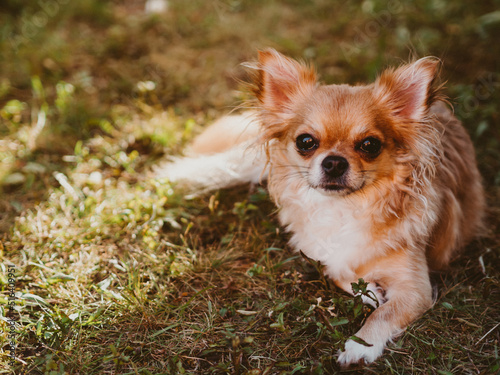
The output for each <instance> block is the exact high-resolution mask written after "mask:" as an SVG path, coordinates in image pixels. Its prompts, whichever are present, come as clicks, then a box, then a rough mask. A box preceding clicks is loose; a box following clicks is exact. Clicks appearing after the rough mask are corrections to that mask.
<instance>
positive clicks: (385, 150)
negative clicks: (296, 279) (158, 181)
mask: <svg viewBox="0 0 500 375" xmlns="http://www.w3.org/2000/svg"><path fill="white" fill-rule="evenodd" d="M254 68H256V69H257V71H258V74H257V80H256V82H255V86H254V93H255V95H256V98H257V105H256V111H257V112H256V114H254V115H252V116H254V117H255V118H257V119H258V123H259V125H260V130H259V133H258V134H256V133H255V132H253V131H252V132H249V133H248V134H249V137H243V138H242V140H243V139H244V140H245V141H247V140H248V139H249V138H250V137H251V136H255V142H256V144H257V145H262V146H264V147H265V148H266V150H267V156H268V161H267V162H268V170H269V177H268V188H269V191H270V194H271V196H272V198H273V199H274V201H275V202H276V204H277V205H278V207H279V218H280V222H281V223H282V225H283V226H285V228H286V229H287V230H288V231H289V232H290V233H291V234H292V236H291V239H290V244H291V245H292V246H293V247H294V248H295V249H296V250H301V251H303V252H304V253H305V254H306V255H307V256H309V257H311V258H313V259H315V260H318V261H321V262H322V263H323V264H324V265H325V270H326V271H325V272H326V274H327V275H328V276H330V277H331V278H332V279H333V280H334V281H335V283H336V284H337V285H338V286H339V287H341V288H343V289H344V290H346V291H348V292H350V293H352V289H351V286H350V285H351V283H352V282H356V281H357V280H358V278H363V279H365V281H368V282H369V283H370V284H369V287H370V288H372V289H371V290H373V291H374V293H375V294H377V295H378V297H379V298H380V302H381V303H382V304H381V306H380V307H378V308H377V309H376V310H375V311H374V312H373V314H372V315H371V316H370V317H369V318H368V319H367V321H366V323H365V325H364V326H363V327H362V328H361V330H360V331H359V332H358V333H356V336H358V337H359V338H361V339H363V340H365V341H366V342H367V343H369V344H371V345H372V346H371V347H365V346H362V345H360V344H358V343H356V342H354V341H352V340H349V341H348V342H347V343H346V348H345V351H344V352H342V353H341V354H340V356H339V362H340V363H341V365H343V366H347V365H349V364H352V363H357V362H362V361H364V362H371V361H373V360H375V359H376V358H377V357H378V356H380V355H381V354H382V352H383V349H384V347H385V345H386V343H387V342H388V341H390V340H392V339H393V338H394V337H395V336H396V335H397V334H399V333H400V332H402V330H404V329H405V328H406V327H407V325H408V324H410V323H411V322H413V321H414V320H415V319H418V318H419V317H420V316H421V315H422V314H423V313H424V312H425V311H426V310H428V309H429V308H430V307H431V306H432V288H431V284H430V280H429V269H441V268H443V267H445V266H447V265H448V264H449V262H450V260H451V259H452V258H453V257H454V255H455V254H456V253H457V251H458V250H459V249H460V248H462V247H463V246H464V245H465V244H466V243H467V242H469V241H470V240H471V239H472V238H473V237H474V236H475V235H476V234H477V233H478V231H479V230H480V229H481V227H482V219H483V212H484V205H485V202H484V193H483V189H482V185H481V177H480V175H479V172H478V170H477V167H476V162H475V157H474V150H473V147H472V143H471V141H470V139H469V137H468V135H467V133H466V131H465V130H464V128H463V127H462V126H461V125H460V122H459V121H458V120H457V119H456V118H455V117H454V116H453V114H452V113H451V111H450V109H449V108H447V107H446V105H445V104H444V103H443V102H442V101H441V97H440V91H439V87H436V84H435V81H436V80H437V75H438V69H439V62H438V61H437V60H436V59H432V58H424V59H421V60H418V61H416V62H414V63H411V64H408V65H404V66H402V67H399V68H397V69H389V70H387V71H385V72H383V73H382V74H381V76H380V77H379V78H378V79H377V80H376V82H375V83H373V84H371V85H366V86H349V85H330V86H322V85H319V84H318V83H317V81H316V74H315V72H314V70H313V69H312V68H311V67H309V66H306V65H304V64H300V63H298V62H296V61H294V60H291V59H289V58H287V57H285V56H282V55H281V54H279V53H278V52H276V51H274V50H267V51H264V52H260V53H259V62H258V64H257V65H255V66H254ZM230 123H231V119H230V118H226V119H225V120H223V121H222V122H220V123H219V124H218V125H216V126H215V127H214V128H212V129H209V130H208V131H207V133H206V134H204V135H202V136H201V137H200V138H198V140H197V141H196V142H195V144H194V148H195V149H196V150H197V151H199V152H208V153H212V152H215V151H217V152H218V151H222V150H226V149H227V148H228V147H230V146H231V143H233V142H238V141H237V138H238V137H239V135H238V134H240V133H238V132H241V126H239V127H238V129H240V130H238V131H236V130H235V131H234V132H233V131H230V130H229V129H228V126H230ZM240 123H241V121H240ZM235 134H236V135H238V136H236V137H235V136H234V135H235ZM303 134H308V135H310V136H312V137H313V138H314V139H315V141H316V148H315V149H313V150H312V151H304V152H302V151H300V150H298V149H297V147H298V146H296V140H297V138H298V137H299V136H300V135H303ZM367 138H372V139H373V138H376V140H378V141H380V143H381V148H380V152H379V153H378V154H370V153H367V152H364V151H362V150H360V144H362V143H363V142H364V140H366V139H367ZM299 151H300V152H299ZM329 156H335V157H341V158H344V159H345V160H346V161H347V162H348V169H347V171H346V172H345V173H343V174H342V175H341V176H340V177H338V178H337V177H335V178H333V177H331V176H330V177H328V176H327V175H325V173H326V172H325V170H324V167H323V164H322V162H323V161H324V160H326V158H327V157H329ZM263 164H265V163H263ZM329 179H330V180H331V179H333V180H334V181H333V183H334V185H335V186H334V188H335V190H330V188H329V187H328V186H329V185H328V183H329V181H330V180H329ZM240 180H241V179H240ZM240 180H238V181H240ZM235 181H236V179H235ZM325 181H326V182H325Z"/></svg>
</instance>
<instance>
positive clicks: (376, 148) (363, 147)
mask: <svg viewBox="0 0 500 375" xmlns="http://www.w3.org/2000/svg"><path fill="white" fill-rule="evenodd" d="M357 148H358V150H360V151H362V152H364V153H365V154H367V155H369V156H372V157H373V156H377V155H378V154H379V153H380V150H381V149H382V142H381V141H380V140H379V139H377V138H374V137H368V138H366V139H363V140H362V141H361V142H360V143H359V144H358V147H357Z"/></svg>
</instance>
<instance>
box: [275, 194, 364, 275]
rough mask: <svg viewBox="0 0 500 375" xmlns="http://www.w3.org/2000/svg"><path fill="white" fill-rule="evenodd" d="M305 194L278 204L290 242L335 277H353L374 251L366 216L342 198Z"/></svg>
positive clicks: (280, 216)
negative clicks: (304, 196) (290, 235)
mask: <svg viewBox="0 0 500 375" xmlns="http://www.w3.org/2000/svg"><path fill="white" fill-rule="evenodd" d="M297 198H298V197H297ZM307 198H308V199H292V200H286V201H284V202H283V203H284V204H282V206H281V210H280V213H279V218H280V221H281V224H282V225H283V226H285V227H286V229H287V230H288V231H289V232H290V233H292V237H291V239H290V244H291V245H292V246H293V247H294V248H295V250H296V251H302V252H303V253H304V254H305V255H307V256H308V257H309V258H311V259H314V260H316V261H319V262H321V263H322V264H323V265H324V266H325V268H326V269H325V272H326V274H327V275H328V276H330V277H331V278H333V279H334V280H352V281H355V278H356V275H355V272H354V271H355V269H356V268H358V267H359V266H360V265H361V264H363V263H364V262H366V261H367V260H368V259H369V258H371V254H373V251H374V248H373V243H372V238H371V235H370V219H369V217H367V215H363V212H362V211H363V210H362V209H361V208H359V207H355V206H353V205H352V204H350V203H349V202H346V201H345V200H344V199H335V198H332V197H323V196H320V197H312V198H311V197H307ZM314 198H316V199H314Z"/></svg>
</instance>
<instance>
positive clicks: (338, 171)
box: [321, 156, 349, 178]
mask: <svg viewBox="0 0 500 375" xmlns="http://www.w3.org/2000/svg"><path fill="white" fill-rule="evenodd" d="M321 166H322V167H323V170H324V171H325V173H326V174H327V175H328V176H329V177H333V178H337V177H340V176H342V175H343V174H344V173H345V172H346V171H347V169H348V168H349V162H348V161H347V160H346V159H345V158H343V157H342V156H327V157H326V158H325V159H323V161H322V162H321Z"/></svg>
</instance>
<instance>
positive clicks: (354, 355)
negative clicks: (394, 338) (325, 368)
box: [338, 340, 385, 367]
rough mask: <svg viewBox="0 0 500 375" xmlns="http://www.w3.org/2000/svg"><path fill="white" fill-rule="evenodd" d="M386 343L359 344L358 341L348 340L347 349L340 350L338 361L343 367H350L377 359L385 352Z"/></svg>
mask: <svg viewBox="0 0 500 375" xmlns="http://www.w3.org/2000/svg"><path fill="white" fill-rule="evenodd" d="M384 347H385V345H384V344H383V343H380V342H379V343H376V344H373V345H372V346H365V345H362V344H358V343H357V342H356V341H353V340H347V341H346V343H345V350H344V351H343V352H340V355H339V358H338V362H339V364H340V366H341V367H348V366H350V365H355V364H363V363H365V364H368V363H371V362H373V361H375V360H376V359H377V358H378V357H380V356H381V355H382V353H383V352H384Z"/></svg>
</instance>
